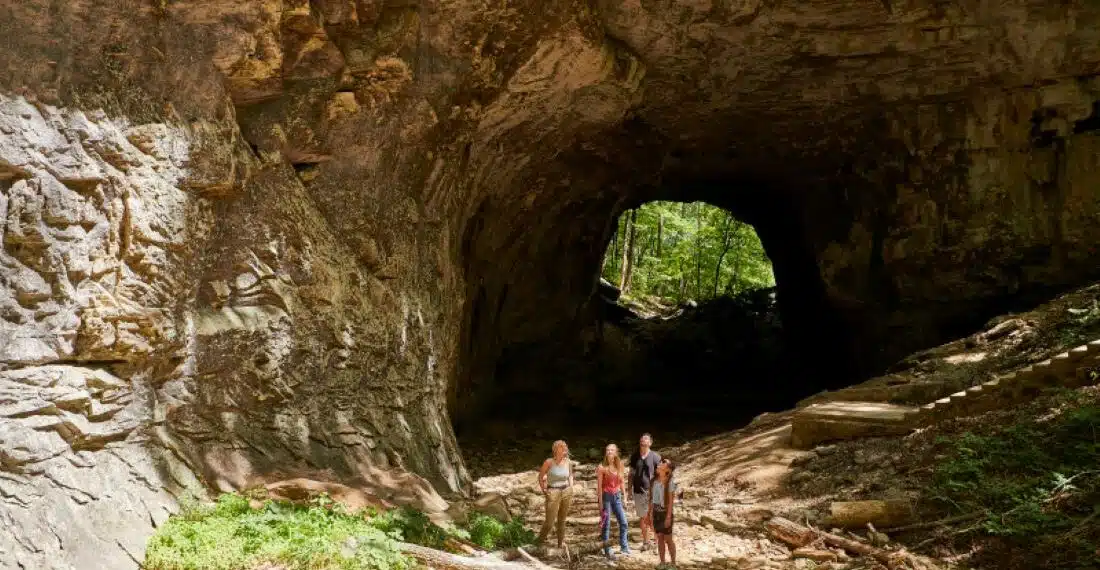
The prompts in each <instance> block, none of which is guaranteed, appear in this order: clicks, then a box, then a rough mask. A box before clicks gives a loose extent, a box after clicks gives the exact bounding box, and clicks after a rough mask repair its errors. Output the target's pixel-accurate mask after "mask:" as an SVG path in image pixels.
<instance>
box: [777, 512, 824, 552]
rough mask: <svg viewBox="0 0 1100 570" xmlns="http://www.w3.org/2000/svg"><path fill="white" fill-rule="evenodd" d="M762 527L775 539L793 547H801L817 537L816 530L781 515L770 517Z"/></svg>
mask: <svg viewBox="0 0 1100 570" xmlns="http://www.w3.org/2000/svg"><path fill="white" fill-rule="evenodd" d="M764 528H765V529H766V530H767V531H768V534H771V535H772V536H774V537H775V538H776V539H778V540H780V541H782V542H784V543H786V544H789V545H791V546H793V547H795V548H801V547H803V546H806V545H807V544H809V543H811V542H813V541H814V540H816V539H817V532H815V531H814V530H813V529H811V528H806V527H804V526H802V525H800V524H798V523H794V522H791V521H789V520H787V519H785V518H783V517H772V519H771V520H769V521H768V522H767V523H765V524H764Z"/></svg>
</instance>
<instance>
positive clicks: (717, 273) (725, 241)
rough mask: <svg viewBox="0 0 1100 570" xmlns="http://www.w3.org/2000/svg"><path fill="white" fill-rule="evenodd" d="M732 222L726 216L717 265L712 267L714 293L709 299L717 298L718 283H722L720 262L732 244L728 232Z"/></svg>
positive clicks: (730, 218)
mask: <svg viewBox="0 0 1100 570" xmlns="http://www.w3.org/2000/svg"><path fill="white" fill-rule="evenodd" d="M732 222H733V216H731V215H729V214H726V225H725V226H724V227H723V228H722V253H720V254H718V263H717V264H716V265H715V266H714V292H713V293H712V294H711V297H717V296H718V283H720V282H721V281H722V260H724V259H725V258H726V253H728V252H729V250H730V244H731V243H732V239H731V232H730V224H731V223H732Z"/></svg>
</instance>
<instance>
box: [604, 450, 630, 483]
mask: <svg viewBox="0 0 1100 570" xmlns="http://www.w3.org/2000/svg"><path fill="white" fill-rule="evenodd" d="M608 447H614V448H615V457H614V459H610V460H609V459H608V458H607V453H606V452H605V453H604V454H603V461H601V462H600V465H602V466H604V467H606V468H608V469H614V470H615V473H618V474H619V479H623V478H625V476H626V475H625V474H626V470H625V469H624V468H623V458H622V457H621V456H620V455H619V446H617V445H615V444H614V443H611V444H608Z"/></svg>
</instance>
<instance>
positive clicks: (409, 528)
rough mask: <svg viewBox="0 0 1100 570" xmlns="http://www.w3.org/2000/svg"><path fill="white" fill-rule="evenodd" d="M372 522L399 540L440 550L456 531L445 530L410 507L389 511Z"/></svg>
mask: <svg viewBox="0 0 1100 570" xmlns="http://www.w3.org/2000/svg"><path fill="white" fill-rule="evenodd" d="M372 522H373V524H374V525H375V526H376V527H377V528H379V529H382V530H384V531H386V532H387V533H389V534H391V535H392V536H395V537H397V538H398V540H403V541H405V542H411V543H413V544H419V545H421V546H427V547H429V548H435V549H439V550H442V549H443V548H444V546H445V543H446V541H447V538H449V537H450V536H452V535H453V534H454V529H450V530H448V529H444V528H443V527H440V526H439V525H437V524H435V523H433V522H432V521H431V519H429V518H428V515H426V514H424V513H422V512H420V511H418V510H416V509H413V508H410V507H401V508H399V509H393V510H391V511H387V512H385V513H383V514H381V515H377V516H375V517H374V519H373V520H372Z"/></svg>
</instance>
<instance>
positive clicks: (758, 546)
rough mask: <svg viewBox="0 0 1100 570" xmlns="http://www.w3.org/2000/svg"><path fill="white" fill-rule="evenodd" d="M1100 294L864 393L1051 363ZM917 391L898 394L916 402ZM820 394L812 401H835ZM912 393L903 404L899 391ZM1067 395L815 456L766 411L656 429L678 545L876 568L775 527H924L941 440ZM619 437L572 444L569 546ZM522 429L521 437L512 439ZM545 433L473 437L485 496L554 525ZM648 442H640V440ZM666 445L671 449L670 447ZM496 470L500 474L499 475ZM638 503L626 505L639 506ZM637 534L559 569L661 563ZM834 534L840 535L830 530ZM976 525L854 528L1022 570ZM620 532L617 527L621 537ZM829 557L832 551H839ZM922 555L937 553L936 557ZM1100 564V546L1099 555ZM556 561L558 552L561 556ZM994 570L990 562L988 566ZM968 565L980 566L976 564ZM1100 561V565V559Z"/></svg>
mask: <svg viewBox="0 0 1100 570" xmlns="http://www.w3.org/2000/svg"><path fill="white" fill-rule="evenodd" d="M1098 293H1100V288H1098V287H1097V286H1095V285H1094V286H1091V287H1086V288H1083V289H1080V290H1077V291H1074V292H1072V293H1069V294H1066V295H1063V296H1061V297H1059V298H1057V299H1055V300H1054V301H1052V302H1050V303H1047V304H1045V305H1043V306H1040V307H1038V308H1036V309H1034V310H1031V311H1028V312H1024V313H1020V314H1015V315H1008V316H1005V317H1001V318H998V319H994V320H993V321H991V322H990V323H989V325H988V326H987V327H986V328H985V329H984V330H983V331H981V332H978V333H976V334H974V335H971V336H969V337H966V338H963V339H960V340H958V341H955V342H952V343H949V344H946V345H943V346H941V347H937V348H936V349H933V350H929V351H925V352H923V353H918V354H915V355H913V356H912V357H910V358H909V359H906V360H905V361H903V362H902V363H901V364H899V366H896V367H895V369H894V370H892V371H891V373H890V374H889V375H888V376H885V377H882V378H876V379H873V380H871V381H869V382H867V383H865V384H863V385H861V386H857V387H853V389H868V388H874V387H876V386H880V387H881V386H887V385H888V386H890V387H897V386H906V385H916V384H920V383H927V382H942V383H946V384H948V385H949V386H950V388H951V389H963V388H965V387H967V386H970V385H973V384H976V383H979V382H982V381H984V380H986V379H988V378H992V377H994V376H996V375H998V374H1003V373H1005V372H1007V371H1010V370H1012V369H1014V368H1016V367H1019V366H1021V365H1023V364H1026V363H1028V362H1034V361H1036V360H1039V359H1042V358H1046V357H1049V356H1050V355H1052V354H1054V353H1056V352H1059V351H1062V350H1065V349H1066V348H1069V347H1072V346H1074V345H1076V344H1080V343H1081V342H1084V341H1085V340H1090V339H1093V338H1097V337H1100V330H1098V327H1100V310H1098V309H1097V306H1098V305H1097V300H1098V296H1097V295H1098ZM918 392H919V390H910V391H909V392H906V390H899V391H897V392H896V393H898V394H906V393H909V396H908V397H911V398H917V397H918V396H915V395H913V394H916V393H918ZM1075 397H1076V398H1077V399H1078V401H1083V402H1098V401H1100V387H1097V386H1092V387H1086V388H1083V389H1080V390H1077V391H1076V395H1075ZM829 398H830V394H820V395H818V396H816V397H814V398H810V399H807V400H806V401H805V402H804V403H803V404H807V403H810V402H814V401H821V400H823V399H829ZM899 398H902V399H904V397H902V396H899ZM1064 401H1065V394H1061V395H1059V394H1046V395H1043V396H1040V397H1038V398H1037V399H1036V400H1035V401H1033V402H1031V403H1029V404H1026V405H1022V406H1018V407H1015V408H1012V409H1008V410H999V411H994V412H990V413H987V414H983V415H981V416H976V417H969V418H959V419H956V420H951V421H945V422H940V423H938V424H935V425H933V426H931V427H929V428H925V429H922V430H918V431H916V432H915V433H912V434H910V435H907V436H904V437H883V438H866V439H859V440H854V441H844V442H836V443H830V444H826V445H820V446H818V447H816V448H815V449H812V450H795V449H792V448H791V447H790V446H789V439H790V429H791V428H790V418H791V414H792V412H783V413H777V414H764V415H762V416H760V417H758V418H757V419H756V420H755V421H753V422H752V423H751V424H750V425H749V426H747V427H745V428H743V429H740V430H736V431H729V432H725V433H720V434H717V435H711V436H708V437H702V438H699V437H698V434H697V433H696V434H695V437H694V439H693V438H692V437H693V436H692V435H689V434H668V435H667V436H666V434H663V433H661V432H660V431H658V430H653V431H654V436H655V438H656V439H657V448H658V451H659V452H660V453H662V455H666V456H669V457H672V458H674V459H676V460H677V461H678V462H679V463H680V465H681V467H680V470H679V471H678V473H677V477H678V478H679V480H680V482H681V484H682V485H683V486H684V488H685V493H684V498H683V499H682V501H681V502H680V504H679V505H678V509H679V511H678V516H677V520H678V521H679V522H678V527H677V538H678V544H679V548H680V551H679V562H680V564H679V567H680V568H699V569H702V568H817V569H825V568H837V569H839V568H863V567H866V568H875V567H879V566H876V563H874V562H868V561H865V560H863V559H852V558H849V557H848V555H847V554H845V553H844V552H843V551H842V550H840V549H828V548H824V547H821V548H819V550H820V551H821V552H818V553H817V556H821V557H822V558H830V557H831V558H834V559H833V560H827V559H825V560H817V561H815V560H810V559H807V558H798V557H795V556H793V555H792V552H791V550H790V549H789V548H788V547H787V546H786V545H784V544H782V543H780V542H778V541H775V540H773V539H772V538H771V537H770V536H769V534H768V533H767V532H766V531H765V529H764V526H763V523H764V521H766V520H768V519H769V518H771V517H772V516H776V515H778V516H782V517H785V518H787V519H790V520H793V521H797V522H799V523H804V524H807V525H812V526H820V525H827V524H828V521H827V520H826V519H827V515H828V513H829V505H830V503H831V502H833V501H853V500H869V499H880V500H888V499H904V500H908V501H911V502H912V504H913V505H914V506H915V512H916V514H917V520H918V521H923V522H925V523H928V522H934V521H937V520H941V519H944V518H946V513H944V512H943V511H942V509H941V508H940V507H937V506H935V505H933V503H932V502H931V501H930V500H929V497H927V496H926V495H927V489H928V488H929V485H930V482H931V479H932V476H933V471H934V469H935V467H936V465H937V464H938V463H939V462H940V461H941V460H942V459H943V458H944V454H943V453H944V450H943V444H944V441H945V439H946V440H951V439H953V438H955V437H957V436H958V435H960V434H962V433H965V432H968V431H971V430H976V429H979V428H982V427H983V426H984V427H988V426H990V425H997V426H1013V425H1017V424H1019V423H1020V422H1024V421H1035V420H1042V419H1043V418H1044V417H1051V416H1054V415H1057V414H1058V413H1059V410H1058V406H1060V405H1061V404H1060V402H1064ZM620 431H624V430H623V429H621V428H620V429H618V430H612V431H611V432H610V433H608V434H605V435H604V436H603V437H602V439H601V437H600V436H588V437H579V438H576V439H573V440H570V444H571V446H572V455H573V457H574V459H575V460H576V461H578V467H577V473H578V480H579V481H578V488H577V489H578V495H577V498H575V502H574V508H573V511H572V513H571V516H570V525H569V531H568V532H569V536H568V542H569V543H570V544H573V545H575V546H576V545H586V544H591V543H592V542H593V541H594V540H596V539H597V536H598V528H597V525H598V521H599V511H598V506H597V504H596V491H595V480H594V479H595V476H594V468H595V463H596V461H598V458H599V450H600V449H602V446H603V445H604V444H605V443H606V442H607V441H608V440H611V441H617V443H618V444H619V445H620V447H621V448H624V449H631V448H632V445H631V443H632V441H633V437H631V436H630V435H627V434H621V433H618V432H620ZM513 433H515V432H513ZM522 433H530V434H532V436H534V435H539V436H543V437H538V438H536V437H524V436H513V437H512V438H511V439H510V440H507V441H506V443H504V444H503V445H501V443H500V442H501V441H505V440H496V443H495V444H494V443H490V442H488V441H483V442H481V444H480V445H479V444H478V443H477V442H466V443H465V444H464V445H465V448H466V453H467V457H469V458H470V464H471V466H472V471H473V472H474V474H475V476H478V477H479V479H477V482H476V487H477V489H478V491H479V492H483V493H488V492H492V493H499V494H500V495H502V496H504V497H505V498H506V500H507V502H508V504H509V506H510V508H511V510H512V513H513V514H520V515H523V516H524V517H525V518H526V519H527V520H528V522H529V524H530V525H532V526H535V527H536V528H537V527H538V525H539V524H541V521H542V519H543V512H542V509H543V501H542V497H541V495H540V494H539V492H538V488H537V484H536V472H535V471H534V470H533V469H530V468H529V467H533V466H536V465H537V464H538V463H539V461H540V460H541V457H542V455H544V453H545V451H544V450H542V449H541V448H546V450H548V449H549V442H550V440H551V439H553V438H552V437H551V436H550V434H548V433H547V434H542V433H539V434H534V433H533V432H522ZM635 437H636V436H635ZM662 444H663V445H662ZM491 473H495V474H491ZM629 510H630V509H628V511H629ZM628 517H629V519H630V522H631V525H632V528H631V531H630V540H631V545H632V548H634V549H635V553H634V554H633V555H632V556H630V557H624V558H620V559H619V560H617V561H616V562H610V561H607V560H606V559H604V558H603V557H602V556H600V555H598V554H587V555H583V556H579V557H575V558H574V559H572V560H569V561H566V560H565V559H563V558H560V557H559V558H556V559H548V560H547V561H548V562H550V563H552V564H555V565H557V566H559V567H567V566H568V567H570V568H603V567H608V566H614V567H619V568H650V567H653V566H655V565H656V564H657V558H656V555H655V553H638V552H637V547H638V545H639V544H640V543H639V541H640V534H639V532H638V530H637V528H636V524H637V523H636V518H635V517H634V516H633V515H632V514H631V513H629V512H628ZM824 528H825V529H827V528H828V527H827V526H825V527H824ZM974 529H975V525H974V524H973V521H972V520H971V521H955V522H948V523H945V524H942V525H929V526H927V527H925V528H916V529H913V530H910V531H901V532H896V533H887V534H886V536H878V535H875V536H872V535H871V534H869V533H868V532H864V533H862V534H861V533H855V534H850V533H849V534H845V536H847V537H848V538H851V539H854V540H858V541H862V542H864V543H867V544H871V543H874V544H875V545H877V546H879V547H882V548H885V549H887V550H901V549H905V550H907V551H910V552H912V553H914V554H915V555H922V556H921V557H919V559H922V560H926V561H927V562H929V563H934V564H936V565H937V566H941V567H945V568H946V567H957V566H959V565H968V564H977V567H983V568H993V567H996V568H1008V567H1012V566H1013V562H1012V560H1011V557H1012V556H1013V554H1012V553H1011V552H1006V553H1004V554H1002V555H1001V556H1004V557H1008V558H1004V559H1002V560H1000V561H996V558H997V556H998V554H997V552H998V551H997V543H996V541H993V540H987V539H982V538H971V533H972V531H973V530H974ZM614 532H615V531H614V530H613V531H612V533H613V536H614ZM829 553H831V554H829ZM923 556H928V557H929V558H928V559H924V558H923ZM1097 556H1098V557H1100V551H1098V552H1097ZM551 558H553V557H551ZM991 559H992V560H995V562H993V563H994V564H996V565H995V566H990V565H989V564H990V560H991ZM968 560H970V562H968ZM1097 562H1098V564H1100V558H1098V560H1097Z"/></svg>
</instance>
